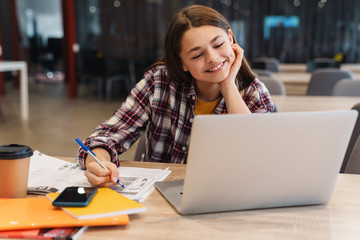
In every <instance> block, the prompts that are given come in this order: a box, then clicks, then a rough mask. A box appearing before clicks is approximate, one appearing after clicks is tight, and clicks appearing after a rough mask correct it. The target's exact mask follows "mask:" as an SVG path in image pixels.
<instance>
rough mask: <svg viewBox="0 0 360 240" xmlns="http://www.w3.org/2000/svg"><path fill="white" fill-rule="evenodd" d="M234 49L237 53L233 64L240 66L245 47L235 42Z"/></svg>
mask: <svg viewBox="0 0 360 240" xmlns="http://www.w3.org/2000/svg"><path fill="white" fill-rule="evenodd" d="M232 49H233V51H234V53H235V60H234V63H233V65H236V66H237V67H239V68H240V66H241V62H242V59H243V57H244V49H242V48H241V47H240V46H239V45H238V44H233V45H232Z"/></svg>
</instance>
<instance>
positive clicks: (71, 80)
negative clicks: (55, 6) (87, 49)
mask: <svg viewBox="0 0 360 240" xmlns="http://www.w3.org/2000/svg"><path fill="white" fill-rule="evenodd" d="M62 13H63V28H64V39H63V56H64V58H63V61H64V73H65V79H66V81H67V83H68V84H69V94H70V97H72V98H75V97H76V96H77V81H76V60H75V52H74V45H75V44H76V31H75V5H74V1H73V0H62Z"/></svg>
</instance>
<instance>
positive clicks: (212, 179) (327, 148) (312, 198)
mask: <svg viewBox="0 0 360 240" xmlns="http://www.w3.org/2000/svg"><path fill="white" fill-rule="evenodd" d="M356 117H357V112H356V111H334V112H298V113H275V114H251V115H238V114H236V115H235V114H234V115H230V114H229V115H201V116H196V117H195V119H194V122H193V126H192V133H191V140H190V148H189V153H188V159H187V170H186V177H185V182H184V189H183V196H182V202H181V207H180V210H179V211H180V212H181V213H182V214H194V213H208V212H218V211H231V210H242V209H254V208H268V207H284V206H295V205H308V204H322V203H326V202H327V201H328V200H329V199H330V196H331V194H332V191H333V188H334V185H335V182H336V178H337V175H338V172H339V169H340V166H341V163H342V160H343V157H344V154H345V151H346V148H347V145H348V142H349V139H350V136H351V133H352V130H353V127H354V124H355V120H356Z"/></svg>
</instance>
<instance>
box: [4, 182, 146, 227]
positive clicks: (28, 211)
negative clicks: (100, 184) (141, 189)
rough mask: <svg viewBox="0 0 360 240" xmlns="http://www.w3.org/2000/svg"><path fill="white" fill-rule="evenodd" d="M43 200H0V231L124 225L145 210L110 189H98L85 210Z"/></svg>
mask: <svg viewBox="0 0 360 240" xmlns="http://www.w3.org/2000/svg"><path fill="white" fill-rule="evenodd" d="M58 194H60V193H51V194H48V195H47V197H39V198H15V199H0V213H1V214H0V215H1V217H0V231H5V230H7V231H9V230H19V229H22V230H26V229H39V228H57V227H58V228H60V227H79V226H109V225H127V224H128V223H129V217H128V214H135V213H140V212H143V211H145V210H146V208H145V207H144V206H142V205H141V204H140V203H138V202H135V201H133V200H131V199H129V198H126V197H124V196H123V195H121V194H120V193H118V192H116V191H114V190H111V189H110V188H99V189H98V192H97V193H96V194H95V196H94V198H93V199H92V201H91V202H90V204H89V205H88V206H87V207H81V208H70V207H66V208H57V207H54V206H53V205H52V200H54V199H55V198H56V196H57V195H58Z"/></svg>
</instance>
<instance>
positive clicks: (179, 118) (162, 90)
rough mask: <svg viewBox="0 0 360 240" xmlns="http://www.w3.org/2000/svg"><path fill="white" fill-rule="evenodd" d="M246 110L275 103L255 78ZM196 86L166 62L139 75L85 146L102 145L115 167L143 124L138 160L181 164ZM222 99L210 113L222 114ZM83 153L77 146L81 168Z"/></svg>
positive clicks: (268, 108) (266, 109) (246, 98)
mask: <svg viewBox="0 0 360 240" xmlns="http://www.w3.org/2000/svg"><path fill="white" fill-rule="evenodd" d="M242 95H243V99H244V101H245V103H246V104H247V106H248V108H249V109H250V111H251V112H273V111H274V110H275V105H274V103H273V102H272V100H271V97H270V94H269V92H268V90H267V89H266V87H265V86H264V84H263V83H261V82H260V81H259V80H257V79H255V80H254V81H253V82H252V83H251V84H250V86H249V87H248V88H246V89H245V90H244V92H243V94H242ZM196 99H197V97H196V93H195V86H194V85H193V84H179V83H176V82H174V81H171V80H170V79H169V77H168V75H167V71H166V68H165V66H157V67H155V68H153V69H151V70H149V71H147V72H146V73H145V75H144V78H143V79H142V80H141V81H140V82H139V83H138V84H137V85H136V86H135V87H134V88H133V89H132V91H131V93H130V94H129V96H128V97H127V99H126V101H125V102H124V103H123V104H122V105H121V107H120V108H119V109H117V110H116V111H115V112H114V114H113V116H112V117H111V118H110V119H109V120H107V121H105V122H103V123H102V124H100V125H99V126H97V127H96V129H95V131H94V133H93V134H92V135H91V136H90V137H89V138H87V139H86V141H85V144H86V145H87V146H88V147H90V148H91V149H93V148H96V147H101V148H105V149H106V150H107V151H108V152H109V153H110V156H111V158H112V161H113V162H114V163H115V164H116V165H117V166H118V165H119V161H118V156H119V154H121V153H123V152H126V151H127V150H129V148H130V147H131V145H132V144H133V143H134V142H135V141H136V140H137V139H138V138H139V137H140V136H141V134H142V133H143V132H144V130H145V129H146V127H148V129H149V130H148V131H146V132H147V136H146V138H147V144H148V145H147V150H146V154H145V155H143V159H142V161H153V162H166V163H184V162H185V159H186V155H187V150H188V147H189V140H190V131H191V126H192V121H193V118H194V115H195V114H194V108H195V103H196ZM226 113H227V109H226V105H225V100H224V98H223V99H222V100H221V101H220V103H219V105H218V106H217V107H216V110H215V114H226ZM85 157H86V153H85V152H84V151H83V150H82V149H79V152H78V156H77V162H78V163H79V164H80V166H81V167H83V168H85V161H84V159H85Z"/></svg>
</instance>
